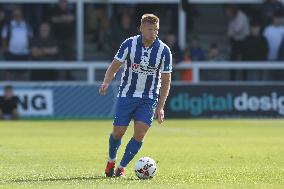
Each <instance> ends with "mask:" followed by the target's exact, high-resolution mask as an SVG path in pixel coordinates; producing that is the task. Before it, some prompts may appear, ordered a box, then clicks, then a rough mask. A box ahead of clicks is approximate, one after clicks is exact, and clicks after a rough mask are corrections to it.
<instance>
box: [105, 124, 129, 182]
mask: <svg viewBox="0 0 284 189" xmlns="http://www.w3.org/2000/svg"><path fill="white" fill-rule="evenodd" d="M126 130H127V126H113V131H112V133H111V134H110V136H109V159H108V162H107V165H106V168H105V175H106V176H107V177H112V176H113V175H114V168H115V162H116V159H117V158H116V154H117V151H118V148H119V147H120V145H121V139H122V137H123V135H124V134H125V132H126Z"/></svg>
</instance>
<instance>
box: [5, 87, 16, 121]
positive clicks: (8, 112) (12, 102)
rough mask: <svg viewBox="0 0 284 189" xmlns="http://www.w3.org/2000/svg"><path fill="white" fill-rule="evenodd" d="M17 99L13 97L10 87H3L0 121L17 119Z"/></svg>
mask: <svg viewBox="0 0 284 189" xmlns="http://www.w3.org/2000/svg"><path fill="white" fill-rule="evenodd" d="M17 104H18V97H16V96H14V95H13V88H12V86H10V85H7V86H5V87H4V95H3V96H1V97H0V119H13V120H15V119H18V118H19V113H18V110H17Z"/></svg>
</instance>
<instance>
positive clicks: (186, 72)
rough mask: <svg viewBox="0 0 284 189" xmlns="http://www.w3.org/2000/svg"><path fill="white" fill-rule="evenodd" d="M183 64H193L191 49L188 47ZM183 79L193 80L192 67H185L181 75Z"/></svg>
mask: <svg viewBox="0 0 284 189" xmlns="http://www.w3.org/2000/svg"><path fill="white" fill-rule="evenodd" d="M182 62H183V64H191V63H192V60H191V56H190V51H189V49H188V48H186V49H185V50H184V53H183V57H182ZM180 80H181V81H186V82H191V81H192V69H183V70H182V71H181V75H180Z"/></svg>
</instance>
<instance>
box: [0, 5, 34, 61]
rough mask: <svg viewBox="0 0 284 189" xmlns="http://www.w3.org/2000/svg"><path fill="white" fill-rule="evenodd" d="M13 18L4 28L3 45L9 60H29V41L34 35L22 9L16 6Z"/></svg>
mask: <svg viewBox="0 0 284 189" xmlns="http://www.w3.org/2000/svg"><path fill="white" fill-rule="evenodd" d="M12 14H13V18H12V20H11V21H10V22H8V24H6V25H5V26H4V28H3V30H2V46H3V51H4V54H5V58H6V59H7V60H18V61H19V60H28V59H29V55H30V50H29V41H30V39H31V37H32V31H31V30H30V28H29V26H28V23H27V22H26V21H25V20H24V18H23V14H22V10H21V9H20V8H15V9H14V10H13V13H12Z"/></svg>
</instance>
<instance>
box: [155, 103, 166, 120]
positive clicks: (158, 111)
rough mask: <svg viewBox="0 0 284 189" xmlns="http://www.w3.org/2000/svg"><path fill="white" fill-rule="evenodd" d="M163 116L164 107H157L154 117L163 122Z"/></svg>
mask: <svg viewBox="0 0 284 189" xmlns="http://www.w3.org/2000/svg"><path fill="white" fill-rule="evenodd" d="M164 116H165V112H164V109H163V108H159V107H157V108H156V111H155V117H157V119H158V123H159V124H162V123H163V121H164Z"/></svg>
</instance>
